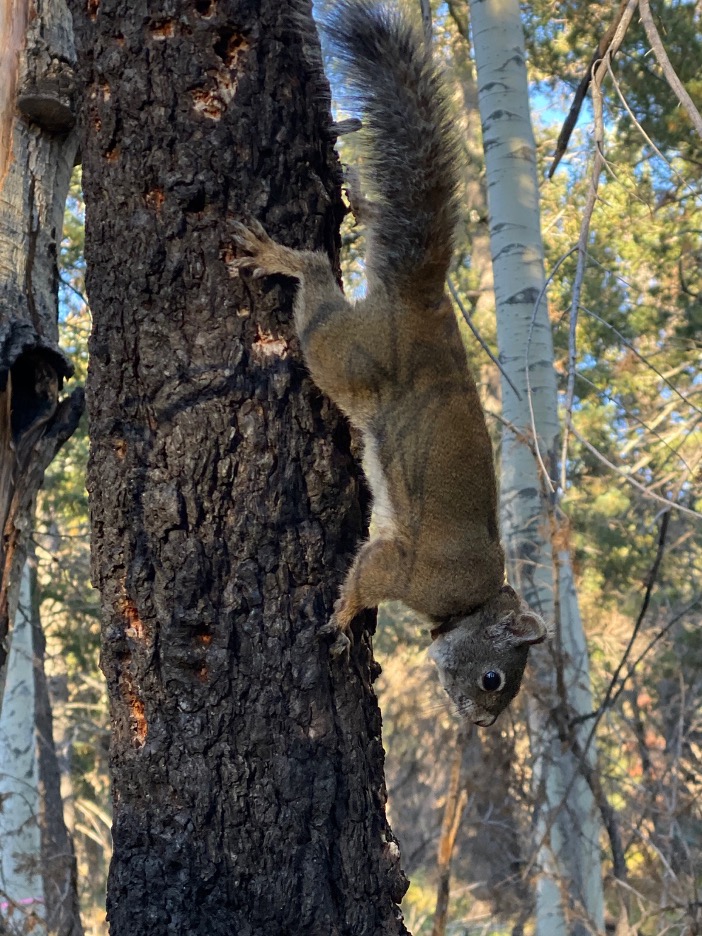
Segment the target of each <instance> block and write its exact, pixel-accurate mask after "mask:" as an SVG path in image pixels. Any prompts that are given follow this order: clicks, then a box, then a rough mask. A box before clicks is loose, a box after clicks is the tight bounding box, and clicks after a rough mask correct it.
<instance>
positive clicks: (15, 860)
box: [0, 564, 44, 934]
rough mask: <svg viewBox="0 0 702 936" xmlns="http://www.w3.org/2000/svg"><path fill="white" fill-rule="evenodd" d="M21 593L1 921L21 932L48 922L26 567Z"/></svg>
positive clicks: (6, 732) (4, 795) (6, 710)
mask: <svg viewBox="0 0 702 936" xmlns="http://www.w3.org/2000/svg"><path fill="white" fill-rule="evenodd" d="M19 592H20V593H19V598H18V603H17V612H16V614H15V621H14V625H15V626H14V628H13V630H12V640H11V646H10V653H9V659H8V667H7V679H6V682H5V699H4V703H5V704H4V705H3V708H2V716H0V802H2V809H0V870H1V872H2V873H1V875H0V920H3V919H4V920H7V921H9V922H11V923H12V924H13V925H15V926H16V927H17V928H18V929H21V928H22V927H21V924H23V921H24V925H29V924H28V923H27V922H26V921H28V919H29V915H30V914H33V915H35V917H40V918H43V917H44V890H43V886H42V879H41V873H40V870H41V869H40V864H39V861H38V858H39V853H40V846H41V841H40V833H39V771H38V764H37V756H36V755H37V752H36V746H35V744H34V711H35V702H36V693H35V689H34V658H33V647H32V621H31V614H30V608H31V589H30V575H29V566H28V564H25V568H24V571H23V574H22V577H21V587H20V589H19ZM30 931H31V932H35V933H37V934H38V933H39V932H40V930H39V928H38V927H37V928H33V929H31V930H30Z"/></svg>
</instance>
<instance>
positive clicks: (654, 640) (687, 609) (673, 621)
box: [609, 594, 702, 706]
mask: <svg viewBox="0 0 702 936" xmlns="http://www.w3.org/2000/svg"><path fill="white" fill-rule="evenodd" d="M701 601H702V594H700V595H696V596H695V597H694V598H693V599H692V601H690V602H688V603H687V604H686V605H685V607H684V608H683V609H682V610H681V611H678V613H677V614H675V615H674V616H673V617H672V618H671V619H670V620H669V621H668V622H667V623H666V624H665V626H664V627H662V628H661V629H660V631H659V632H658V633H657V634H656V636H655V637H653V638H652V639H651V640H650V641H649V642H648V644H647V645H646V646H645V647H644V649H643V650H642V651H641V653H640V654H639V655H638V656H637V657H636V659H635V660H634V662H633V663H632V664H631V666H630V667H629V669H628V670H627V671H626V673H625V674H624V676H622V679H621V683H620V685H619V688H618V689H617V691H616V692H615V693H614V695H613V696H612V698H611V700H610V703H609V704H610V706H612V705H614V704H615V702H616V701H617V699H618V698H619V696H620V695H621V694H622V692H623V691H624V686H625V685H626V683H627V682H628V681H629V679H631V677H632V676H633V675H634V672H635V670H636V667H637V666H638V665H639V663H640V662H641V661H642V660H643V658H644V657H645V656H646V655H647V654H648V653H650V652H651V650H653V648H654V647H655V646H656V644H657V643H658V641H659V640H662V639H663V637H665V635H666V634H667V633H668V631H669V630H670V629H671V628H672V627H674V626H675V625H676V624H677V623H678V621H679V620H680V619H681V618H684V617H685V615H686V614H688V613H689V612H690V611H692V609H693V608H694V607H696V606H697V605H698V604H699V603H700V602H701Z"/></svg>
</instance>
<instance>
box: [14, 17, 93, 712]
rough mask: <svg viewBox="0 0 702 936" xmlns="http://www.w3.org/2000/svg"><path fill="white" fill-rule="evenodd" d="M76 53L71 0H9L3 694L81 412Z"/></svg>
mask: <svg viewBox="0 0 702 936" xmlns="http://www.w3.org/2000/svg"><path fill="white" fill-rule="evenodd" d="M74 59H75V55H74V50H73V40H72V36H71V17H70V15H69V13H68V9H67V8H66V5H65V3H64V0H35V2H33V3H30V2H29V0H0V529H2V538H0V698H2V684H3V680H4V673H5V660H6V655H7V648H6V640H7V635H8V631H9V627H10V623H11V621H12V618H13V615H14V608H15V606H16V602H17V592H18V588H19V581H20V575H21V570H22V568H23V565H24V557H25V554H26V538H27V533H28V529H29V517H30V516H31V512H32V504H33V501H34V498H35V496H36V493H37V491H38V489H39V486H40V485H41V482H42V479H43V476H44V470H45V468H46V466H47V465H48V464H49V462H50V461H51V459H52V458H53V456H54V454H55V452H56V450H57V449H58V448H59V447H60V445H61V444H63V442H64V441H65V440H66V439H67V438H68V437H69V436H70V435H71V433H72V432H73V430H74V429H75V426H76V425H77V423H78V419H79V417H80V413H81V411H82V408H83V396H82V392H81V391H79V390H76V391H74V393H73V394H72V396H70V397H68V398H63V399H61V400H60V399H59V393H60V390H61V386H62V383H63V381H64V379H65V378H67V377H69V376H70V374H71V372H72V367H71V365H70V363H69V361H68V360H67V358H66V357H65V355H64V354H63V353H62V352H61V351H60V349H59V347H58V324H57V314H58V297H57V285H58V269H57V265H56V258H57V253H58V244H59V243H60V240H61V230H62V226H63V211H64V206H65V202H66V196H67V193H68V185H69V181H70V176H71V170H72V168H73V162H74V157H75V153H76V148H77V135H76V133H75V131H74V130H73V129H72V127H73V124H74V123H75V117H74V113H73V110H74V88H73V70H72V63H73V61H74Z"/></svg>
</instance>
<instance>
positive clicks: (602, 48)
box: [548, 0, 636, 179]
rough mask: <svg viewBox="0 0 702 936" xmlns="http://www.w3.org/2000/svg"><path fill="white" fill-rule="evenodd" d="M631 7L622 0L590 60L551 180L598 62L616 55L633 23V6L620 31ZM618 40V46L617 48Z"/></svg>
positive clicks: (563, 132) (627, 0)
mask: <svg viewBox="0 0 702 936" xmlns="http://www.w3.org/2000/svg"><path fill="white" fill-rule="evenodd" d="M629 5H630V0H621V3H620V4H619V9H618V10H617V13H616V16H615V17H614V19H613V20H612V22H611V24H610V26H609V28H608V29H607V31H606V32H605V34H604V36H603V37H602V38H601V39H600V41H599V43H598V45H597V49H596V50H595V52H594V54H593V56H592V58H591V59H590V64H589V65H588V68H587V72H586V73H585V75H583V77H582V79H581V81H580V84H579V85H578V87H577V89H576V91H575V96H574V97H573V103H572V104H571V106H570V110H569V111H568V116H567V117H566V119H565V120H564V121H563V126H562V127H561V132H560V133H559V134H558V140H557V142H556V152H555V153H554V156H553V162H552V163H551V167H550V169H549V170H548V177H549V179H551V178H553V174H554V172H555V171H556V169H557V168H558V164H559V163H560V161H561V159H562V158H563V156H564V155H565V152H566V150H567V149H568V143H569V142H570V138H571V136H572V133H573V130H575V125H576V124H577V122H578V117H579V116H580V110H581V108H582V106H583V101H584V100H585V95H586V94H587V91H588V88H589V87H590V83H591V81H592V77H593V75H594V73H595V69H596V66H597V64H598V62H601V61H602V60H603V59H604V57H605V55H606V54H607V53H608V52H609V57H610V59H611V58H612V57H613V56H614V55H616V53H617V51H618V49H619V46H620V45H621V43H622V40H623V38H624V34H625V33H626V30H627V28H628V26H629V23H630V22H631V17H632V15H633V12H634V11H633V7H634V6H635V5H636V4H635V3H634V4H632V10H631V13H629V16H628V19H627V21H626V25H625V26H624V28H623V29H620V28H619V27H620V25H621V22H622V19H623V17H624V14H625V13H627V8H628V7H629ZM615 40H616V46H615Z"/></svg>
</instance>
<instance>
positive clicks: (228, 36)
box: [214, 28, 249, 68]
mask: <svg viewBox="0 0 702 936" xmlns="http://www.w3.org/2000/svg"><path fill="white" fill-rule="evenodd" d="M248 47H249V44H248V42H247V41H246V40H245V39H244V37H243V36H241V35H240V34H239V33H237V32H235V31H234V30H233V29H229V28H225V29H220V31H219V39H218V40H217V41H216V42H215V44H214V50H215V53H216V54H217V55H218V56H219V58H221V59H222V61H223V62H224V64H225V65H226V66H227V67H228V68H234V67H235V65H236V61H237V59H238V57H239V55H240V54H241V53H242V52H245V51H246V50H247V49H248Z"/></svg>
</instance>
